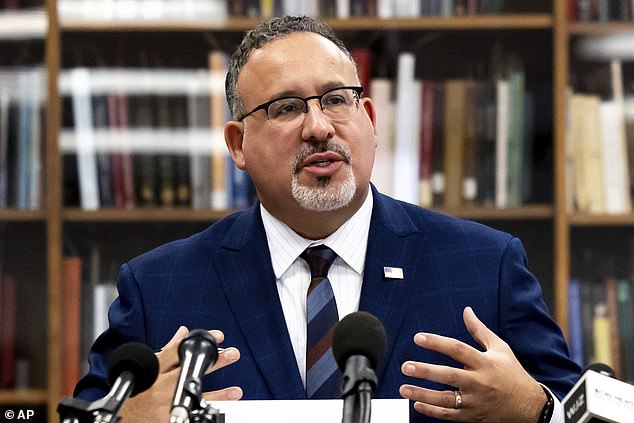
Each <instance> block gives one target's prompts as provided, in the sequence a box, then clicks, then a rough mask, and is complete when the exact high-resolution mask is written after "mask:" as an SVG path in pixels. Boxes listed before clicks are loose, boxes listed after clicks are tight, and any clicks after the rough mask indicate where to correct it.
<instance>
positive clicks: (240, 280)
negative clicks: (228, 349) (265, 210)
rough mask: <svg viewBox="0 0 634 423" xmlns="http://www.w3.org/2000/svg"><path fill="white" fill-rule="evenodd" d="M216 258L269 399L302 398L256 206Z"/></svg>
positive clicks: (238, 222)
mask: <svg viewBox="0 0 634 423" xmlns="http://www.w3.org/2000/svg"><path fill="white" fill-rule="evenodd" d="M221 248H222V251H220V252H219V253H218V254H216V255H215V257H214V263H215V266H216V268H217V269H218V277H219V279H220V280H221V283H222V285H223V288H224V290H225V293H226V298H227V301H228V302H229V305H230V307H231V310H232V312H233V316H234V318H235V319H236V321H237V322H238V325H239V326H240V329H241V331H242V334H243V335H244V339H245V342H246V343H247V345H248V346H249V349H250V352H251V356H252V357H253V360H254V361H255V363H256V366H257V367H258V369H259V371H260V372H261V374H262V376H263V378H264V380H265V383H266V384H267V386H268V387H269V389H270V391H271V395H272V397H273V398H290V399H301V398H305V396H306V394H305V391H304V386H303V384H302V381H301V376H300V374H299V371H298V369H297V365H295V363H296V360H295V354H294V352H293V348H292V345H291V341H290V336H289V334H288V329H287V327H286V321H285V319H284V313H283V311H282V306H281V304H280V300H279V295H278V293H277V288H276V285H275V275H274V273H273V268H272V266H271V258H270V253H269V248H268V243H267V240H266V233H265V231H264V226H263V225H262V219H261V216H260V211H259V207H258V206H256V207H253V208H251V209H250V210H249V211H247V212H246V213H244V214H242V215H241V216H240V217H238V218H237V219H236V221H235V222H234V224H233V226H232V227H231V229H230V230H229V231H228V233H227V236H226V237H225V239H224V241H223V243H222V246H221Z"/></svg>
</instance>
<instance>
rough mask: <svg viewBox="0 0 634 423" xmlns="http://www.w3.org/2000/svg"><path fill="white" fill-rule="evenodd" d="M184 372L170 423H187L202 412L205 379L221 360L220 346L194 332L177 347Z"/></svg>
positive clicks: (209, 336) (208, 337)
mask: <svg viewBox="0 0 634 423" xmlns="http://www.w3.org/2000/svg"><path fill="white" fill-rule="evenodd" d="M178 357H179V360H180V365H181V371H180V375H179V376H178V382H177V383H176V390H175V391H174V398H173V399H172V409H171V415H170V423H185V422H188V421H189V420H190V417H191V413H192V411H195V410H198V409H200V408H201V394H202V392H201V391H202V377H203V375H204V374H205V371H206V370H207V369H208V368H209V367H210V366H212V365H214V363H215V362H216V360H217V359H218V346H217V345H216V341H215V340H214V338H213V336H211V334H210V333H209V332H207V331H206V330H204V329H195V330H193V331H191V332H190V333H189V335H187V337H186V338H185V339H183V340H182V341H181V343H180V345H179V346H178Z"/></svg>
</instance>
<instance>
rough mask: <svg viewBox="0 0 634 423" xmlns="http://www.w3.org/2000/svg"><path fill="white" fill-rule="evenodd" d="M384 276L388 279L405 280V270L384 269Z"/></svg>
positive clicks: (398, 268) (397, 268)
mask: <svg viewBox="0 0 634 423" xmlns="http://www.w3.org/2000/svg"><path fill="white" fill-rule="evenodd" d="M383 276H385V278H386V279H403V269H401V268H400V267H384V268H383Z"/></svg>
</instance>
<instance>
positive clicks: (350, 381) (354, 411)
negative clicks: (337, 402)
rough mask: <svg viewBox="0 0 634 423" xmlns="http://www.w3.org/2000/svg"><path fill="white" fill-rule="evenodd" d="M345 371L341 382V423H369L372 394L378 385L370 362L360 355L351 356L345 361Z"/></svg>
mask: <svg viewBox="0 0 634 423" xmlns="http://www.w3.org/2000/svg"><path fill="white" fill-rule="evenodd" d="M345 369H346V370H345V372H344V374H343V378H342V382H341V397H342V398H343V418H342V423H370V417H371V414H372V403H371V401H372V392H374V389H375V388H376V386H377V384H378V379H377V377H376V373H375V372H374V370H373V369H372V368H371V366H370V360H368V358H367V357H364V356H362V355H352V356H350V357H349V358H348V360H346V368H345Z"/></svg>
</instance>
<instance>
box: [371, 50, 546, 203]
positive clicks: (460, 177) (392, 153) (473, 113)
mask: <svg viewBox="0 0 634 423" xmlns="http://www.w3.org/2000/svg"><path fill="white" fill-rule="evenodd" d="M502 69H503V70H502ZM499 70H500V73H499V74H497V75H492V76H490V77H486V78H465V79H448V80H431V79H420V78H418V77H417V76H416V59H415V56H414V55H413V54H412V53H401V54H400V55H399V57H398V70H397V78H396V81H391V80H388V79H382V78H374V79H372V82H371V84H370V91H371V96H372V98H373V100H374V104H375V106H376V109H377V130H378V136H379V147H378V152H377V157H376V163H375V169H374V178H375V182H376V184H377V185H378V186H379V188H380V189H381V190H383V191H384V192H386V193H388V194H390V195H392V196H394V197H396V198H398V199H401V200H404V201H407V202H410V203H414V204H420V205H422V206H424V207H430V206H433V207H445V208H458V207H464V206H468V205H475V204H478V205H483V206H488V207H497V208H511V207H519V206H521V205H522V204H524V203H525V202H526V201H527V200H528V199H529V198H530V196H531V191H532V188H531V185H532V166H533V160H532V159H533V152H532V149H533V137H534V133H535V130H534V129H535V117H534V113H535V97H534V95H533V93H531V92H530V91H529V90H528V89H527V88H526V81H525V74H524V69H523V67H522V65H521V61H519V59H517V60H515V59H514V60H510V62H509V63H507V64H505V65H502V67H500V68H499Z"/></svg>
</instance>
